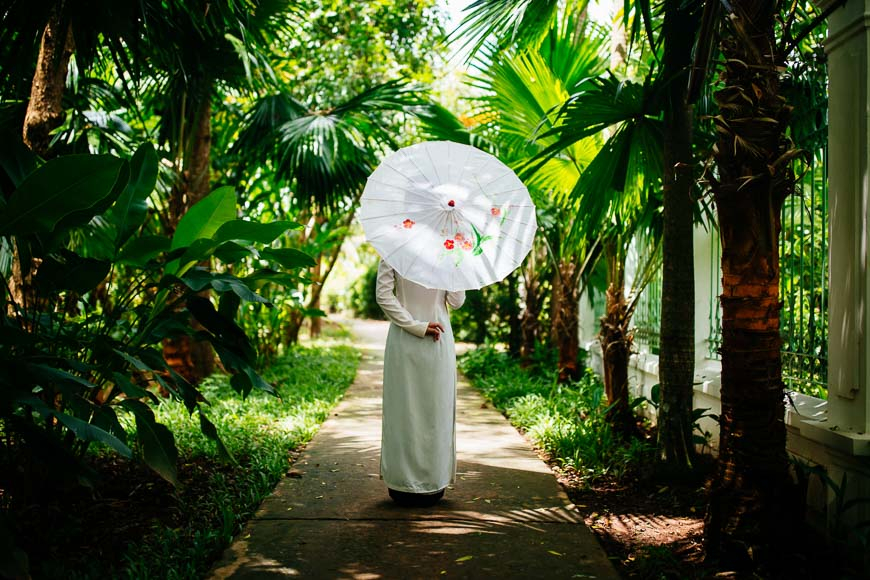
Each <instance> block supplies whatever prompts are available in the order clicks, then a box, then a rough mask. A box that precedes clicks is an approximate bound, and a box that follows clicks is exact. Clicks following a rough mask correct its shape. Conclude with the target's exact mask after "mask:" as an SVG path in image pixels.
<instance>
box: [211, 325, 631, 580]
mask: <svg viewBox="0 0 870 580" xmlns="http://www.w3.org/2000/svg"><path fill="white" fill-rule="evenodd" d="M353 325H354V326H353V328H354V334H355V336H356V337H358V340H357V341H356V343H355V344H356V345H357V346H359V347H360V348H361V350H363V353H364V358H363V361H362V364H361V365H360V370H359V372H358V374H357V379H356V382H355V383H354V385H353V386H352V387H351V388H350V390H349V391H348V394H347V395H346V397H345V399H344V400H343V401H342V402H341V403H340V404H339V405H338V406H337V407H336V408H335V409H334V410H333V413H332V415H331V417H330V418H329V420H328V421H326V422H325V423H324V425H323V427H322V429H321V431H320V432H319V433H318V434H317V436H316V437H315V439H314V440H313V441H312V443H311V444H310V445H309V447H308V448H307V449H306V452H305V453H304V454H303V456H302V457H301V458H300V459H299V460H298V461H297V463H296V464H295V465H294V466H293V469H292V471H291V472H290V474H289V477H286V478H285V479H284V480H283V481H282V482H281V483H280V484H279V485H278V487H277V488H276V489H275V492H274V493H273V494H272V495H271V496H270V497H269V498H267V499H266V500H265V501H264V502H263V504H262V505H261V506H260V509H259V510H258V512H257V514H256V515H255V517H254V518H253V519H252V520H251V521H250V522H249V523H248V525H247V526H246V528H245V530H244V531H243V532H242V533H241V534H240V536H239V538H238V539H237V540H236V542H235V543H234V544H233V545H232V547H230V548H229V549H228V550H227V552H226V553H225V554H224V557H223V559H222V560H221V561H220V562H219V563H218V564H216V566H215V568H214V570H213V574H212V576H211V577H212V578H254V577H276V578H277V577H288V576H289V577H292V576H299V577H307V578H429V577H435V576H445V577H448V578H450V577H461V578H490V577H502V578H536V577H547V578H572V577H573V578H590V577H594V578H616V573H615V572H614V570H613V568H612V566H611V565H610V563H609V562H608V560H607V558H606V556H605V555H604V552H603V550H602V549H601V548H600V546H599V545H598V543H597V541H596V540H595V538H594V537H593V536H592V534H591V533H590V531H589V530H588V528H586V526H585V524H584V523H583V520H582V518H581V517H580V516H579V515H578V514H577V513H576V511H575V510H574V509H573V507H572V506H571V505H570V504H569V502H568V499H567V497H566V496H565V494H564V493H563V492H562V490H561V488H560V487H559V486H558V484H557V483H556V480H555V478H554V476H553V474H552V472H551V471H550V470H549V468H548V467H547V466H546V465H545V464H544V463H543V462H542V461H541V460H540V459H539V458H538V457H537V456H536V455H535V454H534V453H533V452H532V451H531V449H530V447H529V445H528V443H527V442H526V441H525V440H524V439H523V438H522V437H521V436H520V435H519V434H518V433H517V432H516V430H515V429H514V428H513V427H512V426H511V425H510V424H509V423H508V422H507V421H506V420H505V419H504V418H503V417H502V416H501V414H499V413H498V412H496V411H494V410H492V409H491V408H489V406H488V405H486V404H484V401H483V399H482V398H480V396H479V395H478V394H477V393H476V392H475V391H474V390H473V389H472V388H471V387H469V386H468V385H467V383H464V382H462V383H461V384H460V387H459V393H458V399H457V401H458V404H457V455H458V466H457V473H456V482H455V484H454V485H451V486H450V487H449V488H448V490H447V492H446V494H445V497H444V499H443V500H442V501H441V502H439V503H438V504H437V505H436V506H434V507H432V508H417V509H409V508H402V507H399V506H397V505H396V504H394V503H393V502H392V501H391V500H390V499H389V497H388V496H387V493H386V487H385V486H384V484H383V482H382V481H381V480H380V479H379V475H378V466H379V453H380V435H381V432H380V429H381V420H380V413H381V388H382V371H383V345H384V340H385V339H386V331H387V328H388V326H387V323H382V322H373V321H355V322H354V323H353Z"/></svg>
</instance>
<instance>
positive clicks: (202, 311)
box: [187, 296, 256, 370]
mask: <svg viewBox="0 0 870 580" xmlns="http://www.w3.org/2000/svg"><path fill="white" fill-rule="evenodd" d="M187 309H188V310H189V311H190V313H191V314H192V315H193V316H194V318H196V319H197V320H198V321H199V322H200V323H201V324H202V325H203V326H204V327H205V328H206V329H207V330H208V331H209V332H211V333H212V336H211V337H210V338H211V341H212V344H213V345H214V347H215V350H216V351H217V352H218V355H219V356H220V357H221V360H223V361H224V365H225V366H226V367H227V368H229V369H232V370H238V369H241V368H243V367H246V366H248V365H249V364H250V363H252V362H253V361H254V360H255V359H256V353H255V352H254V347H253V346H251V342H250V340H249V339H248V337H247V335H246V334H245V331H244V330H242V329H241V328H240V327H239V326H238V325H237V324H236V323H235V322H234V321H233V320H231V319H229V318H227V317H225V316H223V315H221V314H220V313H219V312H218V311H217V310H215V308H214V305H212V303H211V301H210V300H207V299H205V298H202V297H201V296H191V297H190V298H189V299H188V300H187ZM225 357H226V358H225Z"/></svg>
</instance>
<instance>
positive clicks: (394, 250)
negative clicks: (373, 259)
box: [370, 238, 415, 262]
mask: <svg viewBox="0 0 870 580" xmlns="http://www.w3.org/2000/svg"><path fill="white" fill-rule="evenodd" d="M414 239H415V238H408V239H407V240H405V241H404V242H402V243H401V244H399V245H398V246H396V247H395V248H393V251H392V252H390V253H389V254H387V255H386V256H382V257H383V259H384V261H385V262H387V261H389V259H390V258H392V257H393V254H395V253H396V252H398V251H399V250H401V249H402V248H404V247H405V246H407V245H408V244H410V243H411V242H413V241H414ZM370 241H371V240H370Z"/></svg>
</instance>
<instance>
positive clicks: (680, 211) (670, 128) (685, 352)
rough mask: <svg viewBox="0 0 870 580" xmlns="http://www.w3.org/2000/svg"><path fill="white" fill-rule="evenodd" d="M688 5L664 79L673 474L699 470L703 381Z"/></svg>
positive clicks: (667, 456) (674, 28)
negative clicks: (695, 412)
mask: <svg viewBox="0 0 870 580" xmlns="http://www.w3.org/2000/svg"><path fill="white" fill-rule="evenodd" d="M692 11H693V9H692V8H691V7H690V6H688V5H686V4H685V3H684V2H683V1H682V0H666V1H665V18H664V25H663V29H662V36H663V37H664V42H665V49H664V50H665V52H664V70H663V75H664V77H665V79H666V80H667V83H668V94H667V101H666V103H665V134H664V179H663V182H664V183H663V202H664V232H663V239H662V245H663V249H662V251H663V262H662V301H661V328H660V332H659V336H660V338H661V351H660V354H659V361H660V363H661V366H660V367H659V380H660V381H661V395H662V396H661V403H660V405H659V413H658V452H659V458H660V460H661V461H662V463H663V467H664V468H665V469H666V470H667V471H668V472H672V473H681V472H686V471H688V470H690V469H691V467H692V458H693V456H694V446H693V445H692V435H693V433H692V431H693V421H692V397H693V390H692V380H693V378H694V374H695V271H694V261H693V260H694V249H693V239H692V237H693V232H692V217H693V207H692V206H693V204H694V203H695V202H694V200H693V199H692V181H693V177H692V174H691V171H690V170H689V167H691V163H692V109H691V106H690V105H689V104H688V102H687V97H688V80H689V66H690V65H691V62H692V61H691V56H692V40H693V39H694V35H691V34H687V33H686V30H694V29H695V27H696V26H697V18H694V17H693V15H692Z"/></svg>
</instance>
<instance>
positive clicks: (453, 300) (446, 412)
mask: <svg viewBox="0 0 870 580" xmlns="http://www.w3.org/2000/svg"><path fill="white" fill-rule="evenodd" d="M376 294H377V301H378V304H379V305H380V307H381V309H383V311H384V314H386V316H387V318H388V319H389V320H390V322H391V324H390V330H389V334H388V335H387V345H386V349H385V351H384V405H383V424H382V430H381V479H383V480H384V483H386V484H387V487H389V488H391V489H395V490H398V491H406V492H411V493H432V492H436V491H439V490H441V489H444V488H445V487H447V485H448V484H449V483H452V482H453V480H454V477H455V475H456V378H457V377H456V349H455V343H454V341H453V330H452V328H451V327H450V316H449V314H448V313H447V304H449V305H450V306H451V307H452V308H459V307H460V306H462V303H463V302H465V292H463V291H460V292H446V291H444V290H430V289H428V288H425V287H423V286H420V285H419V284H416V283H414V282H411V281H410V280H406V279H404V278H402V277H401V276H400V275H399V274H398V273H397V272H396V271H395V270H393V268H392V267H390V266H389V265H388V264H387V263H386V262H384V261H383V260H381V262H380V264H379V265H378V279H377V290H376ZM429 322H440V323H441V324H442V326H443V327H444V332H443V333H442V334H441V338H440V339H439V340H438V341H434V340H432V337H431V336H426V328H427V327H428V326H429Z"/></svg>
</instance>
